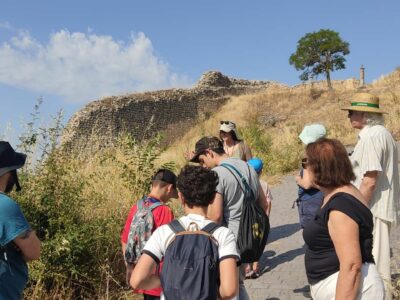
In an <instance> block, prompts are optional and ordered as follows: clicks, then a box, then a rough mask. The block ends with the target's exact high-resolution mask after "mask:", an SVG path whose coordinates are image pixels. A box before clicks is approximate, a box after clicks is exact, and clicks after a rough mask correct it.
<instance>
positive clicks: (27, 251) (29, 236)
mask: <svg viewBox="0 0 400 300" xmlns="http://www.w3.org/2000/svg"><path fill="white" fill-rule="evenodd" d="M14 244H15V245H16V246H17V247H18V248H19V249H20V250H21V252H22V254H23V256H24V260H25V261H26V262H29V261H32V260H36V259H39V258H40V248H41V243H40V240H39V239H38V237H37V236H36V233H35V232H34V231H32V230H31V229H29V230H27V231H25V232H24V233H23V234H21V235H19V236H18V237H17V238H16V239H14Z"/></svg>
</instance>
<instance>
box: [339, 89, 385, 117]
mask: <svg viewBox="0 0 400 300" xmlns="http://www.w3.org/2000/svg"><path fill="white" fill-rule="evenodd" d="M342 110H355V111H366V112H372V113H378V114H387V112H386V111H384V110H382V109H380V108H379V98H378V97H377V96H375V95H372V94H369V93H357V94H355V95H354V97H353V99H352V100H351V104H350V106H347V107H343V108H342Z"/></svg>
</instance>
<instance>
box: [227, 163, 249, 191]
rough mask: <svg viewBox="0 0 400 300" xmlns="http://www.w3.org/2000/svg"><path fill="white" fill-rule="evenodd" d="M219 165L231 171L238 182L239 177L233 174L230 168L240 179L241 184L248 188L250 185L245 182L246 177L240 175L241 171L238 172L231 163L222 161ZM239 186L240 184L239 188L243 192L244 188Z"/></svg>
mask: <svg viewBox="0 0 400 300" xmlns="http://www.w3.org/2000/svg"><path fill="white" fill-rule="evenodd" d="M220 166H222V167H224V168H226V169H227V170H228V171H229V172H231V174H232V175H233V177H235V179H236V180H237V181H238V182H239V179H238V178H237V177H236V176H235V175H234V174H233V172H232V170H233V171H235V173H236V174H237V175H238V176H239V178H240V181H241V182H242V183H243V186H244V187H245V189H246V190H248V189H249V188H250V187H249V184H248V183H247V180H246V178H244V177H243V175H242V173H240V171H239V170H238V169H236V168H235V167H234V166H232V165H230V164H227V163H222V164H220ZM239 183H240V182H239ZM239 186H240V188H241V189H242V190H243V192H244V189H243V187H242V185H241V184H239Z"/></svg>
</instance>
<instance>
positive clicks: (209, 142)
mask: <svg viewBox="0 0 400 300" xmlns="http://www.w3.org/2000/svg"><path fill="white" fill-rule="evenodd" d="M194 149H195V150H194V156H193V158H192V159H191V160H190V161H191V162H197V163H198V162H199V156H200V155H201V154H202V153H204V152H205V151H206V150H217V149H218V150H224V145H223V144H222V141H221V140H220V139H219V138H217V137H215V136H205V137H203V138H201V139H200V140H198V141H197V143H196V145H195V146H194Z"/></svg>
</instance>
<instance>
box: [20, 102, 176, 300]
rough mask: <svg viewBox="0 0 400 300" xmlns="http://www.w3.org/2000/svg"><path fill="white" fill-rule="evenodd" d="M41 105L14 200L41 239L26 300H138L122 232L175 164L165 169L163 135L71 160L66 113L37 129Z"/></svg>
mask: <svg viewBox="0 0 400 300" xmlns="http://www.w3.org/2000/svg"><path fill="white" fill-rule="evenodd" d="M39 105H40V102H39V103H38V105H37V106H35V112H34V113H33V114H32V121H31V122H29V123H28V124H27V126H26V128H27V130H26V132H25V133H24V134H23V135H22V136H21V138H20V141H21V144H20V145H19V150H20V151H24V152H25V153H27V154H28V156H29V157H28V163H27V165H26V166H25V167H24V169H23V170H21V172H20V181H21V186H22V191H21V192H18V193H14V194H13V195H12V197H13V198H14V199H16V201H17V202H18V203H19V204H20V206H21V208H22V210H23V212H24V215H25V216H26V218H27V220H28V221H29V223H30V224H31V226H32V228H33V229H34V230H35V231H36V232H37V234H38V236H39V238H40V239H41V241H42V253H41V258H40V260H39V261H34V262H32V263H30V268H29V269H30V270H29V275H30V276H29V277H30V281H29V283H28V287H27V289H26V291H25V298H26V299H111V298H118V299H124V298H130V299H132V291H131V290H129V289H126V287H125V286H124V285H125V267H124V264H123V259H122V255H121V246H120V233H121V229H122V228H123V225H124V222H125V219H126V217H127V215H128V212H129V210H130V207H131V206H132V205H133V204H134V203H135V201H136V200H137V199H139V198H140V197H141V196H142V195H144V194H146V193H147V192H148V189H149V186H150V178H151V176H152V175H153V174H154V172H155V171H156V169H157V168H158V167H167V168H170V169H171V168H172V169H173V168H174V166H175V165H174V163H168V164H166V165H163V166H158V164H157V159H158V158H159V156H160V154H161V153H162V151H163V149H162V148H161V147H160V143H161V137H160V136H156V137H155V138H153V139H149V140H146V141H143V142H140V143H139V142H138V141H137V140H135V139H133V138H132V137H131V136H129V135H127V134H123V135H121V136H120V137H119V139H118V142H117V144H116V145H115V146H114V147H113V148H111V149H106V150H101V151H99V152H97V153H90V155H86V156H82V157H72V156H71V155H70V154H69V153H65V152H64V151H63V150H62V149H61V148H59V147H58V146H57V145H58V141H59V136H60V133H61V130H62V127H61V125H60V124H61V122H59V121H60V118H61V114H59V116H58V117H56V118H55V122H53V125H51V126H50V127H49V128H43V127H40V126H37V124H36V123H35V122H37V120H38V119H39V117H38V115H39ZM128 296H129V297H128Z"/></svg>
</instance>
